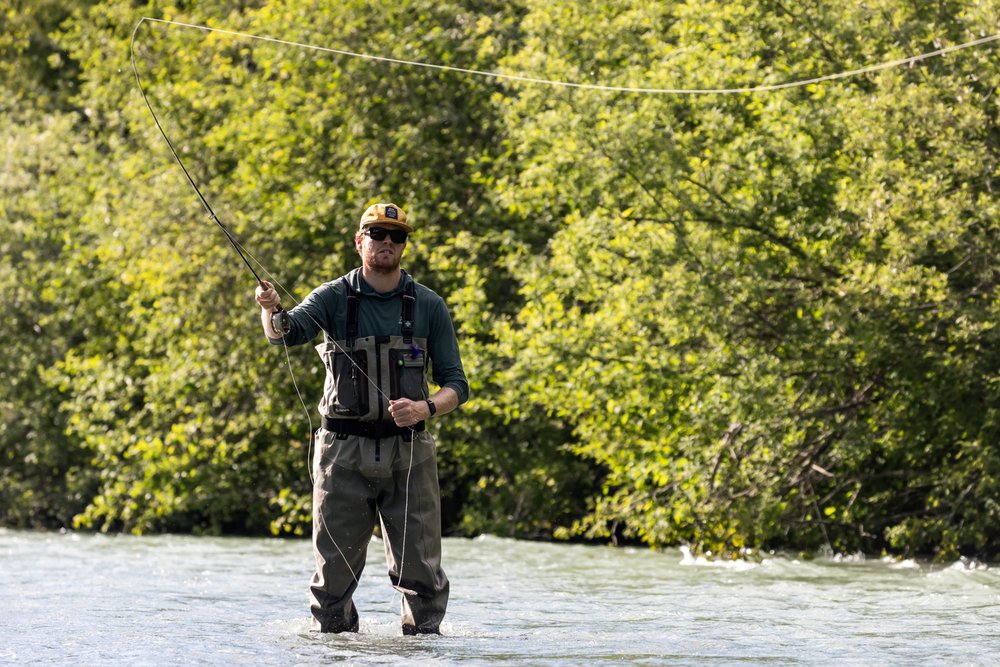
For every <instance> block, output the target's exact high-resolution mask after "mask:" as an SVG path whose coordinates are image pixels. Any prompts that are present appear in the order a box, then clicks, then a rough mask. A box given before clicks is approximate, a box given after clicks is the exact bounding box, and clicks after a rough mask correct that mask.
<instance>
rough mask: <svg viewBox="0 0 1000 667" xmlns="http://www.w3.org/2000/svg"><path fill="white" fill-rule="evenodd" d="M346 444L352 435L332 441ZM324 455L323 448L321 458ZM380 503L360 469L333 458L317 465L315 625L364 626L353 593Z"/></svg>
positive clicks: (354, 628) (312, 588) (323, 628)
mask: <svg viewBox="0 0 1000 667" xmlns="http://www.w3.org/2000/svg"><path fill="white" fill-rule="evenodd" d="M331 437H332V434H331ZM324 440H326V439H324ZM346 443H347V441H346V440H335V441H333V442H329V441H328V445H332V446H333V447H335V448H336V447H338V446H346ZM324 444H327V443H324ZM324 459H326V457H324V456H323V455H322V453H321V452H317V460H318V461H320V462H322V461H324ZM374 507H375V504H374V489H373V488H372V486H371V484H370V483H369V482H368V480H367V479H365V477H364V476H363V475H362V474H361V473H360V472H358V471H356V470H348V469H345V468H342V467H340V466H338V465H336V464H333V463H329V462H328V463H327V465H317V466H316V482H315V484H314V486H313V553H314V555H315V558H316V573H315V574H314V575H313V578H312V584H311V586H310V587H309V597H310V603H311V604H310V606H311V609H312V615H313V623H312V626H313V629H315V630H319V631H320V632H345V631H347V632H357V630H358V612H357V609H355V607H354V602H353V600H352V596H353V595H354V591H355V589H357V586H358V581H359V580H360V578H361V573H362V571H363V570H364V568H365V559H366V557H367V554H368V543H369V542H370V541H371V537H372V531H373V530H374V527H375V509H374Z"/></svg>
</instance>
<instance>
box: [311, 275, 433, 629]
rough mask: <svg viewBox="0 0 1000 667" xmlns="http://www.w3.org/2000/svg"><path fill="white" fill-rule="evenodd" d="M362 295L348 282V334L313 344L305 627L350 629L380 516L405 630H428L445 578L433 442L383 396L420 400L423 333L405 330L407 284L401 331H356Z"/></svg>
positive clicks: (410, 311)
mask: <svg viewBox="0 0 1000 667" xmlns="http://www.w3.org/2000/svg"><path fill="white" fill-rule="evenodd" d="M365 298H367V297H364V296H363V295H361V294H359V293H357V292H356V291H355V290H354V289H352V288H350V286H348V294H347V328H346V338H345V339H344V340H339V341H333V342H331V341H329V340H326V341H324V343H323V344H321V345H318V346H317V347H316V350H317V351H318V352H319V355H320V357H321V358H322V359H323V364H324V366H325V367H326V382H325V385H324V391H323V398H322V400H321V401H320V413H321V415H322V418H323V428H322V429H321V430H320V433H319V437H318V438H317V440H318V442H319V446H318V447H317V448H316V454H315V460H314V464H313V468H314V470H315V482H314V486H313V546H314V549H313V551H314V555H315V558H316V573H315V574H314V575H313V580H312V584H311V586H310V602H311V607H312V614H313V627H314V628H315V629H317V630H320V631H322V632H341V631H357V629H358V625H359V617H358V612H357V609H356V608H355V606H354V603H353V594H354V591H355V590H356V589H357V586H358V582H359V580H360V578H361V573H362V571H363V570H364V567H365V560H366V557H367V553H368V544H369V542H370V541H371V538H372V534H373V532H374V528H375V522H376V521H378V522H379V523H380V525H381V529H382V537H383V542H384V547H385V556H386V562H387V564H388V570H389V579H390V581H391V582H392V584H393V586H394V587H395V588H396V590H398V591H399V592H400V593H401V594H402V614H401V616H402V619H401V620H402V626H403V633H404V634H417V633H436V632H439V627H440V624H441V620H442V619H443V618H444V614H445V609H446V607H447V604H448V592H449V583H448V578H447V577H446V576H445V573H444V571H443V570H442V569H441V500H440V490H439V486H438V476H437V461H436V457H435V447H434V440H433V438H432V437H431V435H430V434H429V433H427V432H426V431H425V429H424V423H423V422H420V423H419V424H417V425H416V426H414V427H413V428H412V429H411V428H404V427H398V426H396V425H395V423H394V422H393V421H392V416H391V415H390V414H389V401H390V400H396V399H398V398H408V399H411V400H414V401H420V400H424V399H426V398H427V397H428V395H429V392H428V387H427V376H426V370H427V363H428V359H427V340H426V339H424V338H416V337H414V335H413V333H414V317H413V316H414V310H415V305H416V297H415V288H414V284H413V281H408V282H407V284H406V287H405V288H404V291H403V294H402V305H401V317H400V331H399V335H389V336H365V337H359V336H358V311H359V309H360V307H361V302H362V300H363V299H365ZM345 565H346V567H345ZM404 565H405V568H404Z"/></svg>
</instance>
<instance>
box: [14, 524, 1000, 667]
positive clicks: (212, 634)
mask: <svg viewBox="0 0 1000 667" xmlns="http://www.w3.org/2000/svg"><path fill="white" fill-rule="evenodd" d="M444 566H445V571H446V572H447V573H448V576H449V578H450V579H451V582H452V592H451V603H450V605H449V609H448V617H447V618H446V620H445V623H444V625H443V626H442V630H443V636H440V637H403V636H402V635H401V632H400V628H399V596H398V594H397V593H396V592H395V591H394V590H393V589H392V588H391V587H390V585H389V583H388V579H387V577H386V574H385V559H384V555H383V553H382V548H381V545H379V544H374V543H373V544H372V545H371V548H369V555H368V565H367V567H366V570H365V573H364V575H363V577H362V579H361V585H360V587H359V590H358V593H357V594H356V596H355V600H356V602H357V605H358V608H359V610H360V612H361V614H362V620H361V630H360V632H358V633H357V634H344V635H321V634H318V633H315V632H312V631H310V629H309V609H308V596H307V589H308V584H309V579H310V576H311V574H312V555H311V546H310V544H309V542H308V541H306V540H279V539H251V538H204V537H187V536H172V535H168V536H151V537H133V536H107V535H90V534H78V533H68V534H58V533H30V532H20V531H9V530H2V529H0V604H2V608H0V664H2V665H28V664H46V665H74V666H77V665H129V666H136V665H157V666H159V665H223V664H225V665H230V664H232V665H327V664H335V663H336V664H357V665H401V664H408V665H409V664H420V665H452V664H460V663H461V664H464V665H477V664H484V665H485V664H500V665H560V666H562V665H566V666H568V665H601V664H616V665H654V664H655V665H736V664H739V665H758V664H759V665H1000V568H997V567H987V566H985V565H982V564H976V563H969V562H956V563H953V564H950V565H944V566H941V565H936V566H932V565H930V564H926V563H917V562H913V561H901V562H894V561H883V560H877V559H875V560H873V559H864V558H860V557H852V558H820V559H811V560H798V559H795V558H790V557H784V556H780V555H769V556H765V557H764V558H762V559H759V560H758V559H755V560H752V561H746V562H735V563H733V562H730V563H724V564H721V563H713V562H707V561H704V560H701V559H695V558H692V557H691V556H690V555H688V554H686V553H685V552H683V551H680V550H668V551H664V552H652V551H648V550H644V549H630V548H626V549H615V548H610V547H599V546H582V545H568V544H548V543H537V542H525V541H518V540H510V539H501V538H496V537H481V538H478V539H472V540H465V539H457V538H449V539H446V540H445V543H444Z"/></svg>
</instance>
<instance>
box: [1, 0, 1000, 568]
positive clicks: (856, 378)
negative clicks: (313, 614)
mask: <svg viewBox="0 0 1000 667" xmlns="http://www.w3.org/2000/svg"><path fill="white" fill-rule="evenodd" d="M143 15H145V16H151V17H157V18H164V19H170V20H177V21H183V22H189V23H199V24H207V25H211V26H217V27H220V28H224V29H226V30H229V31H235V32H246V33H254V34H260V35H267V36H271V37H275V38H280V39H281V40H283V42H282V43H278V42H273V41H272V42H264V41H257V40H249V39H246V38H242V37H239V36H238V35H233V34H221V33H207V32H204V31H200V30H193V29H185V28H180V27H177V26H167V25H164V24H161V23H155V22H148V21H147V22H145V23H143V24H142V25H141V26H140V27H139V29H138V30H137V31H136V42H135V47H136V50H135V53H136V57H137V66H138V69H139V71H140V74H141V78H142V83H143V87H144V89H145V91H146V93H147V94H148V95H149V98H150V101H151V103H152V104H153V105H154V109H156V112H157V115H158V116H159V118H160V120H161V122H162V124H163V127H164V130H165V131H166V132H167V134H168V135H169V136H170V138H171V140H172V141H173V142H174V146H175V148H176V149H177V151H178V154H179V155H180V157H181V159H182V160H183V161H184V163H185V165H186V166H187V168H188V169H189V170H190V172H191V175H192V177H193V178H194V179H195V181H196V182H197V183H198V184H199V187H200V188H201V189H202V190H203V192H204V193H205V196H206V197H207V199H208V201H209V202H210V204H211V206H212V208H213V211H214V212H215V213H216V214H217V216H218V218H219V220H220V221H221V222H222V223H223V224H225V225H226V226H227V228H229V229H230V230H231V231H232V232H233V233H234V235H235V236H236V237H237V238H238V239H239V241H240V242H241V244H243V246H244V247H245V248H246V249H247V250H248V251H249V252H251V253H252V256H253V258H254V260H253V261H254V263H255V265H256V266H257V267H258V269H259V270H260V271H262V272H263V273H264V274H265V275H266V277H269V278H270V279H273V280H275V281H277V282H278V283H280V284H281V285H283V286H284V287H285V288H286V289H287V292H286V297H285V301H286V303H288V302H291V301H292V300H293V299H294V298H301V297H302V296H303V295H304V294H305V293H307V292H308V290H309V289H311V288H312V287H314V286H316V285H318V284H319V283H321V282H324V281H326V280H330V279H332V278H334V277H336V276H337V275H340V274H341V273H343V272H344V271H346V270H347V269H349V268H351V267H352V266H354V264H355V263H356V259H355V256H354V251H353V245H352V242H351V237H352V234H353V230H354V228H355V225H356V219H357V215H358V214H359V212H360V211H362V210H363V209H364V207H365V206H366V205H367V204H368V203H370V202H371V201H374V200H377V199H391V200H393V201H395V202H396V203H398V204H400V205H401V206H403V207H404V208H406V209H407V211H408V212H409V213H410V215H411V217H412V218H413V220H414V221H416V223H417V225H418V230H419V231H418V233H417V234H415V235H414V236H413V242H412V243H411V245H410V248H409V250H408V256H407V268H408V269H409V270H410V271H411V272H412V273H414V274H415V275H416V276H417V277H418V279H420V280H422V281H423V282H425V283H427V284H428V285H430V286H431V287H433V288H434V289H436V290H438V291H439V292H440V293H441V294H442V295H444V296H445V297H446V300H447V301H448V303H449V306H450V307H451V310H452V314H453V316H454V318H455V321H456V325H457V327H458V329H459V333H460V338H461V342H462V347H463V358H464V361H465V364H466V370H467V373H468V375H469V378H470V382H471V384H472V389H473V400H472V401H470V403H469V404H467V405H466V406H464V407H463V409H462V410H461V411H460V412H458V413H455V414H452V415H449V416H447V417H446V418H445V419H442V420H439V421H435V422H433V423H434V427H435V428H438V429H439V431H438V433H437V436H438V438H439V445H440V462H441V479H442V488H443V490H444V505H445V513H446V517H445V518H446V524H447V525H446V530H447V531H448V532H450V533H453V534H477V533H480V532H492V533H498V534H504V535H513V536H521V537H532V538H547V537H560V538H578V539H599V540H613V541H621V540H626V541H637V542H642V543H646V544H649V545H651V546H662V545H669V544H676V543H679V542H686V543H689V544H692V545H694V546H695V547H697V548H700V549H701V550H702V551H711V552H713V553H724V554H735V553H738V552H739V551H740V550H741V549H745V548H746V549H750V548H753V549H756V548H780V547H791V548H796V549H803V550H814V549H820V548H829V549H834V550H838V551H853V550H858V549H863V550H866V551H872V552H877V551H881V550H885V551H892V552H896V553H917V554H936V555H937V556H939V557H941V558H950V557H953V556H954V555H955V554H958V553H963V554H969V555H973V554H975V555H980V556H990V555H995V554H996V553H997V552H998V550H1000V549H998V547H1000V544H998V542H997V537H996V536H997V534H998V531H997V526H998V525H1000V507H998V506H997V504H996V502H995V498H996V495H997V493H996V491H997V484H998V476H1000V458H998V454H997V451H996V444H997V442H998V441H1000V437H998V436H1000V429H998V416H997V410H998V405H1000V381H998V377H1000V375H998V369H1000V358H998V352H997V350H998V349H1000V345H998V343H1000V341H998V340H997V338H998V332H997V327H996V323H997V321H998V316H1000V313H998V305H997V304H998V303H1000V301H998V299H997V283H998V275H997V269H996V266H995V264H996V262H995V257H997V256H998V254H1000V252H998V250H1000V248H998V241H997V239H998V234H997V225H998V222H997V220H1000V215H998V214H1000V211H998V209H997V207H998V205H997V203H996V197H995V196H993V188H994V187H995V186H996V184H997V180H998V178H1000V175H998V168H1000V160H998V158H1000V151H998V146H1000V131H998V129H997V128H998V125H997V120H998V102H997V100H998V98H997V96H996V95H995V90H996V88H997V86H998V84H1000V81H998V78H1000V74H998V70H997V67H996V65H995V61H996V58H995V50H992V49H990V48H989V47H983V48H979V49H969V50H963V51H961V52H957V53H953V54H951V55H948V56H946V57H939V58H933V59H927V60H923V61H920V62H917V63H914V64H912V65H909V66H905V67H896V68H889V69H883V70H880V71H878V72H873V73H869V74H865V75H861V76H855V77H851V78H846V79H839V80H836V81H829V82H824V83H819V84H812V85H809V86H806V87H799V88H792V89H787V90H780V91H773V92H768V93H757V94H735V95H715V94H703V95H655V94H654V95H638V94H630V93H623V92H617V93H610V92H595V91H586V90H580V89H572V88H562V87H550V86H542V85H537V84H528V83H514V82H511V81H504V80H497V79H490V78H484V77H474V76H468V75H461V74H458V73H456V72H446V71H440V70H433V69H427V68H418V67H408V66H404V65H400V64H391V63H385V62H373V61H371V60H366V59H360V58H350V57H346V56H344V55H340V54H336V53H332V52H329V51H320V50H310V49H304V48H298V47H295V46H292V45H291V44H289V42H300V43H309V44H321V45H325V46H331V47H336V48H338V49H343V50H349V51H353V52H359V53H372V54H375V55H379V56H385V57H389V58H396V59H403V60H411V61H424V62H429V63H438V64H446V65H452V66H455V67H461V68H471V69H478V70H499V71H505V72H510V73H521V74H525V75H527V76H531V77H545V78H551V79H557V80H562V81H577V82H594V83H603V84H612V85H618V86H641V87H644V88H653V87H663V88H698V89H708V88H711V89H715V88H735V87H749V86H754V85H760V84H774V83H782V82H787V81H791V80H798V79H808V78H814V77H819V76H823V75H826V74H832V73H835V72H842V71H846V70H851V69H855V68H859V67H863V66H865V65H868V64H872V63H877V62H885V61H887V60H891V59H894V58H901V57H904V56H907V55H912V54H917V53H925V52H928V51H931V50H933V49H935V48H939V47H941V46H946V45H951V44H956V43H959V42H963V41H968V40H970V39H974V38H976V37H979V36H982V35H984V34H989V33H991V32H993V31H995V29H996V28H995V27H996V25H998V24H1000V21H998V19H1000V16H998V15H997V10H996V8H994V7H992V6H989V5H988V4H984V3H974V2H940V3H934V4H933V5H928V4H926V3H911V2H907V1H905V0H879V1H878V2H874V3H866V4H864V5H858V6H850V7H846V8H845V7H844V6H843V5H842V4H840V3H833V2H826V1H823V2H816V3H809V4H808V5H804V6H798V5H790V4H787V3H774V2H764V1H763V0H761V1H759V2H745V3H738V4H733V3H723V2H703V1H699V2H671V3H661V2H652V1H651V0H629V1H626V2H618V3H608V2H579V3H550V2H543V1H541V0H521V1H520V2H518V3H515V4H511V3H500V2H467V1H463V0H447V1H445V2H430V1H429V0H406V1H404V2H398V3H389V4H386V3H382V4H379V3H367V2H360V1H355V0H351V1H350V2H319V3H317V2H313V1H310V2H306V0H287V1H286V2H282V3H264V2H249V3H237V4H233V3H228V2H221V1H213V0H201V1H199V2H195V3H177V5H176V6H174V5H172V4H170V3H164V2H158V1H152V2H149V3H148V4H146V5H145V6H142V7H138V8H137V7H136V6H135V3H132V2H126V1H125V0H104V1H95V2H88V3H63V2H57V1H56V0H47V1H46V2H43V3H35V5H34V6H32V7H30V8H28V7H25V8H21V7H20V6H19V7H17V8H13V9H9V10H8V11H7V12H6V14H5V15H4V17H3V19H2V20H3V22H4V23H3V27H4V28H5V30H4V31H3V37H0V48H2V49H3V52H4V53H5V56H6V57H5V58H4V60H3V63H2V65H0V75H2V84H3V92H4V93H5V95H4V97H5V99H6V100H7V103H6V104H5V105H4V106H3V107H0V110H2V114H0V139H2V140H3V143H4V145H5V146H7V147H8V149H7V150H6V151H5V158H4V159H5V169H4V171H3V176H2V181H0V206H2V211H3V214H4V216H3V217H4V219H5V221H6V222H5V226H4V228H3V229H2V232H0V250H2V258H3V259H2V260H0V279H2V280H3V284H4V285H6V286H8V299H7V304H6V305H7V306H8V308H7V314H8V317H7V323H8V326H7V327H4V328H3V329H2V330H0V336H2V340H0V343H2V345H3V348H4V350H5V353H6V354H5V362H4V375H5V377H6V378H8V381H7V382H5V383H3V384H2V386H0V417H3V419H2V420H0V479H2V485H0V523H3V524H7V525H75V526H79V527H90V528H93V529H100V530H128V531H134V532H145V531H161V530H175V531H195V532H211V533H221V532H251V533H262V532H272V533H274V534H282V535H302V534H306V533H307V532H308V531H309V529H310V521H309V513H310V503H311V497H310V483H309V478H308V473H307V465H308V452H309V446H310V428H311V426H312V425H311V424H310V423H309V420H308V419H307V418H306V415H305V414H303V411H302V408H301V406H300V405H299V401H298V398H297V396H296V388H295V387H294V386H293V383H292V380H291V378H290V376H289V374H288V373H287V372H286V371H285V370H284V369H283V368H282V366H283V365H284V364H285V358H286V357H285V352H284V351H283V350H281V349H280V348H272V347H271V346H269V345H268V344H267V343H266V342H265V341H264V340H263V338H262V337H261V335H260V332H259V326H258V324H257V316H256V312H255V307H254V304H253V301H252V293H253V282H252V280H250V276H249V274H248V272H247V271H246V268H245V267H244V266H243V265H242V263H241V262H240V261H239V259H238V258H237V257H236V255H235V254H234V253H233V251H232V249H231V248H230V247H229V246H228V243H227V242H226V240H225V236H224V235H223V234H222V232H221V230H219V229H218V227H217V226H215V224H214V223H213V221H212V220H211V219H209V217H208V215H207V212H206V211H205V210H204V208H203V207H202V206H201V202H200V201H199V200H198V198H197V197H196V196H195V195H194V193H193V191H192V190H191V188H190V185H189V184H188V182H187V181H186V179H185V178H184V175H183V173H182V172H181V170H180V169H178V167H177V165H176V164H175V163H174V161H173V158H172V156H171V155H170V153H169V151H168V150H167V148H166V146H165V145H164V143H163V141H162V138H161V137H160V135H159V133H158V131H157V129H156V127H155V125H154V124H153V123H152V122H151V119H150V117H149V113H148V111H147V109H146V107H145V105H144V104H143V101H142V98H141V96H140V95H139V91H138V87H137V85H136V81H135V79H134V76H133V73H132V68H131V63H130V62H129V40H130V37H131V34H132V29H133V28H134V27H135V25H136V22H137V21H138V19H139V17H140V16H143ZM288 363H289V364H290V365H291V368H292V370H293V373H294V377H295V378H296V380H297V384H298V389H300V390H301V391H302V394H303V397H304V400H305V402H306V403H307V406H308V410H309V411H310V412H312V411H313V410H314V408H313V405H314V404H315V402H316V401H317V399H318V397H319V392H320V390H321V387H322V379H323V378H322V375H321V373H320V370H319V369H320V366H319V364H317V363H316V359H315V358H314V355H313V354H312V352H311V350H309V349H308V348H302V349H298V350H290V351H288Z"/></svg>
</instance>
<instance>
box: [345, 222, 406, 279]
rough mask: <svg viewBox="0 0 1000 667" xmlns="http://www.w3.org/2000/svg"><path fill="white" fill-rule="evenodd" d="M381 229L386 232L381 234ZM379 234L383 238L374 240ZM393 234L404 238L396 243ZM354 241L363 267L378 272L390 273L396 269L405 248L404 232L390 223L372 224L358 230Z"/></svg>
mask: <svg viewBox="0 0 1000 667" xmlns="http://www.w3.org/2000/svg"><path fill="white" fill-rule="evenodd" d="M383 231H384V232H386V233H384V234H383ZM379 236H382V237H383V238H382V239H381V240H376V238H378V237H379ZM393 236H396V237H397V238H399V237H400V236H403V237H404V238H403V240H402V241H401V242H399V243H397V242H396V241H393V239H392V237H393ZM354 242H355V245H356V246H357V249H358V254H359V255H361V261H362V263H363V264H364V265H365V268H366V269H369V270H371V271H376V272H379V273H391V272H393V271H395V270H396V269H398V268H399V261H400V260H401V259H402V258H403V250H404V249H405V248H406V240H405V232H404V231H403V230H402V229H400V228H398V227H394V226H392V225H372V226H371V227H368V228H366V229H365V230H364V231H362V232H359V233H358V235H357V236H356V237H354Z"/></svg>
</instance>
